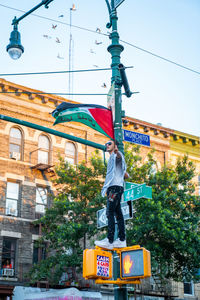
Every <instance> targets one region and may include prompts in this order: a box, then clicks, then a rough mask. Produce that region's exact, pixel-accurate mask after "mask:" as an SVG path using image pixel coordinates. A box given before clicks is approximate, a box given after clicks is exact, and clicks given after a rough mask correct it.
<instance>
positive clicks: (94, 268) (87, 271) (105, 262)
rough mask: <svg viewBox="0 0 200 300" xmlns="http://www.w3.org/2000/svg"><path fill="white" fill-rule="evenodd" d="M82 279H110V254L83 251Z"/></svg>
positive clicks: (97, 250) (98, 250)
mask: <svg viewBox="0 0 200 300" xmlns="http://www.w3.org/2000/svg"><path fill="white" fill-rule="evenodd" d="M83 277H84V278H85V279H98V278H100V279H109V278H111V277H112V253H111V252H108V251H104V250H102V249H85V250H84V252H83Z"/></svg>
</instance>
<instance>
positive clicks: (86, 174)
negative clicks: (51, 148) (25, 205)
mask: <svg viewBox="0 0 200 300" xmlns="http://www.w3.org/2000/svg"><path fill="white" fill-rule="evenodd" d="M125 159H126V162H127V167H128V173H129V175H130V178H129V179H128V181H130V182H136V183H138V184H141V183H146V184H147V185H148V186H151V187H152V192H153V198H152V199H138V200H136V201H134V209H135V213H134V216H133V219H131V220H129V221H127V222H126V234H127V242H128V245H129V246H131V245H135V244H139V245H141V246H142V247H145V248H146V249H148V250H149V251H151V262H152V273H153V274H154V275H155V274H156V275H157V276H159V277H160V278H161V279H162V280H163V279H174V280H175V281H179V280H184V279H186V280H190V279H195V278H197V277H196V273H197V269H199V268H200V260H199V257H200V236H199V228H200V227H199V225H200V224H199V223H200V201H199V197H197V196H195V195H194V185H193V182H192V180H193V178H194V175H195V167H194V165H193V163H191V162H190V161H189V160H188V157H187V156H184V157H183V158H180V159H178V161H177V163H176V165H174V166H172V165H170V164H168V165H167V164H165V165H164V166H163V167H162V169H160V170H157V172H155V170H154V169H155V167H156V160H155V159H154V151H153V150H151V151H150V152H149V153H148V154H147V159H145V162H143V160H142V157H141V155H140V147H139V146H133V145H129V144H126V147H125ZM105 172H106V168H105V166H104V164H103V162H102V160H101V159H100V157H99V156H98V155H96V154H95V155H94V157H93V158H92V159H91V163H90V166H87V165H86V164H85V163H84V162H83V163H81V164H79V165H77V166H76V167H74V166H72V165H70V164H68V163H67V162H64V161H61V162H60V165H59V166H58V167H57V170H56V173H57V176H58V179H57V183H59V184H60V188H59V190H58V195H57V196H56V197H55V198H54V202H53V206H52V207H51V208H50V209H47V211H46V214H45V216H44V217H42V218H41V219H40V220H39V221H37V223H38V224H39V223H41V224H42V229H43V238H42V239H40V241H39V243H44V242H45V241H48V251H49V255H48V256H47V258H46V259H45V260H43V261H41V262H40V263H39V264H37V265H34V267H33V268H32V270H31V272H30V274H29V275H30V276H31V280H32V282H35V281H37V280H41V279H44V278H45V279H47V280H49V282H53V283H57V282H59V280H60V278H61V275H62V273H63V272H66V269H67V268H68V267H73V268H77V267H81V263H82V253H83V249H84V248H85V247H86V241H87V243H88V241H93V240H94V236H95V235H96V234H97V229H96V221H97V220H96V212H97V210H99V209H100V208H102V206H103V204H105V201H104V200H105V199H103V198H102V197H101V196H100V190H101V188H102V185H103V180H104V177H105ZM99 234H100V233H99ZM87 246H89V247H90V246H91V245H89V244H87Z"/></svg>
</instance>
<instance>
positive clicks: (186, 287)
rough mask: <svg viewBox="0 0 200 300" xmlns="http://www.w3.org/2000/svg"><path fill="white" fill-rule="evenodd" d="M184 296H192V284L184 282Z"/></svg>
mask: <svg viewBox="0 0 200 300" xmlns="http://www.w3.org/2000/svg"><path fill="white" fill-rule="evenodd" d="M183 285H184V294H185V295H192V296H193V295H194V284H193V282H192V281H191V282H184V283H183Z"/></svg>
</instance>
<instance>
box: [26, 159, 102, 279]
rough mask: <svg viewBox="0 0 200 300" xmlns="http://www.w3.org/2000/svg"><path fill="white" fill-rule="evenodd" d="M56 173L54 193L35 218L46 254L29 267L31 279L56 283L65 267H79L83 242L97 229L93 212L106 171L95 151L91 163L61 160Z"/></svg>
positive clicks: (100, 204)
mask: <svg viewBox="0 0 200 300" xmlns="http://www.w3.org/2000/svg"><path fill="white" fill-rule="evenodd" d="M56 174H57V179H56V183H57V186H59V188H58V193H57V196H56V197H55V198H54V199H53V205H52V207H51V208H49V209H47V210H46V213H45V215H44V216H43V217H42V218H41V219H40V220H38V221H36V222H35V225H40V224H41V227H42V233H43V237H42V238H40V240H38V243H37V246H39V247H43V246H44V244H46V245H47V249H46V251H47V257H46V259H44V260H41V261H40V262H39V263H38V264H35V265H34V266H33V268H32V269H31V271H30V273H29V277H30V278H31V282H32V283H34V282H36V281H40V280H42V279H43V280H44V279H45V280H48V281H49V282H50V283H53V284H56V283H58V282H59V280H60V278H61V276H62V274H63V272H66V270H67V269H68V268H71V269H73V270H77V268H80V266H81V263H82V257H83V249H85V247H86V242H88V241H89V240H90V238H91V237H93V236H94V235H95V234H96V232H97V226H96V212H97V210H98V209H100V208H101V207H102V197H101V196H100V190H101V188H102V184H103V181H102V180H101V178H102V176H103V175H105V166H104V164H103V161H102V159H101V158H100V157H99V156H98V155H97V153H96V154H95V155H94V156H93V158H92V159H91V162H90V166H87V165H86V163H84V162H82V163H80V164H79V165H77V166H76V167H75V166H72V165H71V164H69V163H68V162H64V161H63V160H61V161H60V164H59V166H58V167H57V168H56ZM87 245H88V244H87ZM72 279H73V280H74V279H75V278H72Z"/></svg>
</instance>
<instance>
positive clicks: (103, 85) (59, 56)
mask: <svg viewBox="0 0 200 300" xmlns="http://www.w3.org/2000/svg"><path fill="white" fill-rule="evenodd" d="M72 10H75V7H74V6H73V7H72ZM58 18H64V15H59V16H58ZM57 27H58V25H55V24H52V25H51V29H52V30H56V29H57ZM96 32H97V33H101V29H100V28H98V27H97V28H96ZM43 38H45V39H48V40H50V39H52V36H51V35H48V34H43ZM55 42H56V43H57V44H61V43H62V41H61V39H60V38H59V37H55ZM94 44H95V45H97V46H99V45H101V44H103V42H102V41H97V40H95V41H94ZM90 53H91V54H96V52H95V51H94V50H93V49H90ZM57 58H58V59H64V57H63V56H61V55H60V54H59V53H58V54H57ZM93 67H95V68H98V67H99V66H98V65H93ZM101 87H102V88H106V87H107V86H106V84H105V83H103V84H102V85H101Z"/></svg>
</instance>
